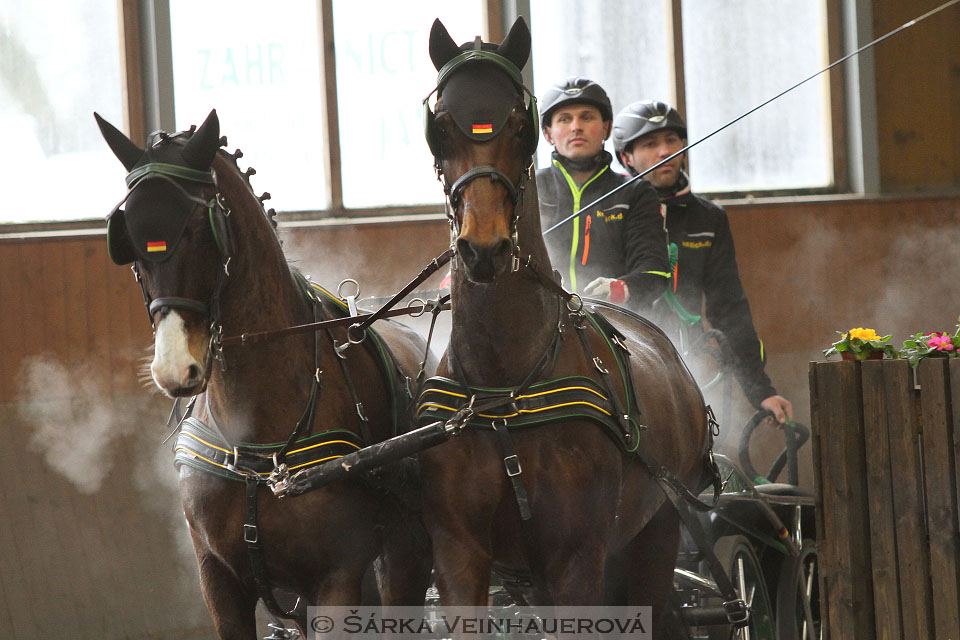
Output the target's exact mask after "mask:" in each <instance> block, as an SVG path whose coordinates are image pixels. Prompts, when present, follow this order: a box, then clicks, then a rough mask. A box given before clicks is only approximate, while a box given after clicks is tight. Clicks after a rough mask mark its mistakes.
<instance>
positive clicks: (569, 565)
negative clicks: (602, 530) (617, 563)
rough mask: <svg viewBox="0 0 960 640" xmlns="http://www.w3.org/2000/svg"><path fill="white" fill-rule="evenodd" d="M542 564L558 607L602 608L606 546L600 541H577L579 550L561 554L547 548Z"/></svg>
mask: <svg viewBox="0 0 960 640" xmlns="http://www.w3.org/2000/svg"><path fill="white" fill-rule="evenodd" d="M541 549H545V550H546V551H544V554H545V555H547V556H548V557H545V558H542V559H541V561H540V564H541V566H542V567H543V575H544V579H545V582H546V587H547V589H548V590H549V591H550V597H551V599H552V601H553V604H554V605H556V606H558V607H559V606H588V605H598V604H600V603H601V602H602V599H603V581H604V558H605V556H606V545H605V544H604V543H603V542H602V541H601V540H599V539H595V540H584V539H583V538H578V539H577V545H576V549H570V550H569V552H568V553H557V552H555V551H554V550H553V549H551V547H550V546H549V545H544V546H543V547H541Z"/></svg>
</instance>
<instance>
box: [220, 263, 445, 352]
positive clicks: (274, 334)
mask: <svg viewBox="0 0 960 640" xmlns="http://www.w3.org/2000/svg"><path fill="white" fill-rule="evenodd" d="M455 253H456V252H455V251H454V250H453V249H447V250H446V251H444V252H443V253H441V254H440V255H439V256H437V257H436V258H434V259H433V260H431V261H430V263H429V264H428V265H427V266H426V267H424V268H423V270H421V271H420V273H419V274H418V275H417V277H416V278H414V279H413V280H411V281H410V282H409V283H408V284H407V285H406V286H405V287H403V289H401V290H400V291H399V292H397V293H396V294H395V295H394V296H393V297H392V298H391V299H390V300H389V301H387V302H386V303H385V304H384V305H383V306H382V307H380V308H379V309H377V310H376V311H375V312H373V313H361V314H357V315H351V316H345V317H343V318H333V319H331V320H322V321H318V322H311V323H308V324H301V325H295V326H292V327H283V328H280V329H267V330H265V331H257V332H254V333H241V334H240V335H235V336H228V337H226V338H223V339H222V340H221V341H220V344H221V345H222V346H233V345H248V344H254V343H256V342H261V341H263V340H267V339H269V338H278V337H282V336H289V335H296V334H299V333H308V332H310V331H316V330H318V329H326V328H333V327H339V326H342V325H350V327H349V329H347V338H348V340H349V342H348V344H360V343H361V342H363V340H364V337H365V336H366V330H367V329H369V328H370V326H371V325H372V324H373V323H374V322H376V321H377V320H380V319H382V318H392V317H395V316H401V315H410V316H413V317H418V316H421V315H423V314H424V313H427V312H435V311H437V310H439V311H446V310H448V309H449V308H450V305H449V304H448V303H447V300H446V298H440V299H438V300H423V299H420V298H415V299H414V301H413V302H414V304H410V305H408V306H406V307H401V308H399V309H395V308H394V307H395V306H396V305H397V303H398V302H400V300H402V299H403V298H404V297H406V296H407V295H408V294H409V293H410V292H411V291H413V290H414V289H415V288H416V287H417V286H418V285H420V284H421V283H422V282H423V281H424V280H426V279H427V278H429V277H430V276H431V275H433V274H434V273H436V272H437V271H438V270H439V269H440V268H441V267H443V265H445V264H447V263H448V262H450V260H451V258H453V256H454V255H455ZM358 321H360V322H358Z"/></svg>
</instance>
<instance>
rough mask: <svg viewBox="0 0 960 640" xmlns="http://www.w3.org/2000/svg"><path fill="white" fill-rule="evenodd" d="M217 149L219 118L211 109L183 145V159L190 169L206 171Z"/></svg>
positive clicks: (215, 111)
mask: <svg viewBox="0 0 960 640" xmlns="http://www.w3.org/2000/svg"><path fill="white" fill-rule="evenodd" d="M219 148H220V118H218V117H217V110H216V109H213V110H211V111H210V115H208V116H207V119H206V120H204V121H203V124H202V125H200V128H199V129H197V130H196V131H195V132H194V133H193V136H191V138H190V140H188V141H187V144H186V145H184V147H183V159H184V160H185V161H186V163H187V165H189V166H190V167H191V168H193V169H197V170H199V171H206V170H207V169H209V168H210V165H211V164H212V163H213V157H214V156H215V155H217V149H219Z"/></svg>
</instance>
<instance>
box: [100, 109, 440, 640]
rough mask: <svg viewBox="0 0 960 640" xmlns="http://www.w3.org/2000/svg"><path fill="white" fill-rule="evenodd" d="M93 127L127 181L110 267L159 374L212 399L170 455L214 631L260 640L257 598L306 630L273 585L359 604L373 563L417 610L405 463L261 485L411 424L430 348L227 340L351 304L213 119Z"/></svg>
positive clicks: (169, 386) (335, 334) (410, 482)
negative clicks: (144, 324)
mask: <svg viewBox="0 0 960 640" xmlns="http://www.w3.org/2000/svg"><path fill="white" fill-rule="evenodd" d="M97 121H98V124H99V126H100V129H101V132H102V133H103V136H104V138H105V139H106V141H107V143H108V145H109V146H110V148H111V149H112V150H113V152H114V154H115V155H116V156H117V158H118V159H119V160H120V161H121V162H122V163H123V165H124V167H125V168H126V169H127V171H128V172H129V174H128V177H127V184H128V187H129V188H130V191H129V192H128V194H127V197H126V198H124V200H125V209H121V208H120V207H119V206H118V207H117V209H115V210H114V211H113V212H112V213H111V215H110V216H109V217H108V244H109V250H110V255H111V258H112V259H113V261H114V262H116V263H117V264H128V263H133V265H134V267H133V268H134V272H135V273H136V275H137V280H138V281H139V282H140V284H141V287H142V289H143V295H144V299H145V303H146V304H147V305H148V310H149V315H150V321H151V323H152V324H153V325H154V328H155V355H154V359H153V362H152V364H151V367H150V368H151V372H152V375H153V379H154V381H155V383H156V385H157V386H158V387H159V388H160V389H161V390H162V391H163V392H164V393H166V394H167V395H169V396H171V397H175V398H185V397H193V398H197V397H199V398H200V399H201V401H197V402H196V404H195V405H192V406H193V407H194V408H193V413H192V415H190V416H189V417H187V418H186V419H185V420H183V422H182V423H181V424H182V429H181V432H180V436H179V438H178V440H177V445H176V447H175V453H176V463H177V466H178V467H179V474H180V480H179V488H180V496H181V500H182V503H183V510H184V514H185V516H186V520H187V523H188V525H189V528H190V533H191V535H192V538H193V544H194V548H195V551H196V555H197V562H198V565H199V569H200V583H201V587H202V591H203V597H204V599H205V601H206V604H207V607H208V608H209V610H210V613H211V616H212V618H213V622H214V625H215V627H216V630H217V633H218V634H219V636H220V638H231V639H232V638H237V639H240V638H242V639H251V638H254V637H255V635H256V621H255V607H256V604H257V601H258V599H262V600H264V602H265V604H266V605H267V606H268V609H270V610H271V611H272V612H273V613H274V615H277V616H280V615H286V617H292V618H294V619H295V621H296V622H297V624H298V625H299V626H300V630H301V632H302V633H303V634H304V637H305V630H306V627H305V626H304V624H305V622H306V618H305V614H306V612H305V608H300V609H298V610H297V611H296V612H286V611H283V610H282V609H280V607H279V605H278V604H277V602H276V600H275V599H274V589H281V590H283V591H286V592H288V593H293V594H296V595H297V596H299V598H300V599H301V601H302V602H303V603H307V604H309V605H357V604H360V603H361V583H362V578H363V576H364V575H365V572H367V570H368V568H369V567H370V566H371V563H372V562H373V561H374V559H375V558H379V559H378V561H377V563H376V567H377V571H378V574H377V577H378V578H379V586H380V600H381V602H382V604H384V605H400V604H402V605H417V604H419V605H421V606H422V604H423V601H424V595H425V592H426V589H427V587H428V585H429V580H430V553H429V540H428V538H427V537H426V534H425V531H424V530H423V528H422V524H420V520H419V514H418V513H417V512H416V509H417V508H418V507H417V502H418V500H419V495H418V489H417V485H416V482H417V480H416V475H415V473H411V472H410V469H409V468H408V465H402V466H401V468H400V469H384V470H383V473H382V474H381V475H380V476H379V478H378V477H373V476H369V477H366V478H363V479H357V480H351V481H346V482H343V483H339V484H337V485H334V486H329V487H324V488H321V489H318V490H316V491H313V492H310V493H307V494H305V495H303V496H300V497H297V498H293V499H286V500H282V501H281V500H280V499H278V498H275V497H274V496H273V494H272V493H271V492H270V491H269V490H268V489H267V487H266V485H265V482H266V479H267V477H268V475H269V473H270V472H271V471H272V470H273V469H275V468H276V467H277V466H278V465H279V464H280V463H285V464H288V465H289V467H290V468H291V469H293V468H297V467H306V466H309V465H310V464H313V463H317V462H321V461H322V460H325V459H329V458H333V457H337V456H340V455H343V454H345V453H348V452H351V451H354V450H357V449H359V448H361V447H362V446H365V445H368V444H372V443H375V442H379V441H382V440H384V439H386V438H389V437H391V436H393V435H395V431H404V430H406V429H407V428H408V427H409V426H410V411H409V407H410V403H411V402H412V394H411V393H410V392H408V391H407V386H406V382H407V378H408V377H409V376H415V375H416V371H417V367H418V362H419V359H420V358H421V357H422V356H423V353H424V346H425V345H424V342H423V340H422V339H420V338H419V336H417V335H416V334H414V333H413V332H412V331H410V330H407V329H405V328H403V327H402V325H397V324H393V323H385V324H382V325H378V327H379V328H378V331H377V332H376V333H373V332H370V333H369V334H368V335H367V337H366V339H365V340H364V341H363V343H362V345H357V344H352V345H349V348H346V349H344V348H343V347H344V345H346V344H348V339H347V336H346V332H345V331H344V329H342V328H337V329H331V330H328V331H317V332H314V333H306V334H299V335H295V336H288V337H283V338H280V339H275V340H273V341H265V342H260V343H257V344H252V345H246V346H223V345H221V337H222V335H223V334H224V333H225V332H226V333H227V334H240V333H241V332H251V331H258V330H261V331H262V330H267V329H275V328H278V327H287V326H292V325H300V324H305V323H310V322H314V321H316V320H323V319H328V318H331V317H336V316H338V315H346V312H345V308H346V305H344V304H343V303H342V302H341V301H340V300H338V299H337V298H336V297H335V296H333V295H330V294H328V293H327V292H326V291H325V290H324V289H323V288H322V287H319V286H318V285H314V284H313V283H310V282H308V281H307V280H306V278H304V277H303V276H302V275H301V274H300V273H299V272H298V271H296V270H295V269H291V267H290V266H289V265H288V263H287V260H286V258H285V257H284V253H283V251H282V248H281V245H280V241H279V238H278V236H277V234H276V231H275V223H274V221H273V219H272V217H271V216H268V215H266V214H265V212H264V210H263V206H262V200H261V199H260V198H258V197H257V196H255V195H254V193H253V191H252V190H251V188H250V185H249V180H248V179H247V178H248V175H249V173H250V171H249V170H248V172H247V173H241V171H240V169H239V168H238V166H237V163H236V158H237V157H239V156H240V155H241V154H240V152H239V151H237V152H236V153H235V154H228V153H227V152H226V151H224V150H221V149H220V146H221V138H220V132H219V131H220V124H219V120H218V118H217V114H216V111H215V110H214V111H212V112H211V113H210V115H209V116H208V117H207V118H206V120H205V121H204V123H203V124H202V125H201V126H200V127H199V128H197V129H194V128H191V129H190V131H186V132H180V133H178V134H174V135H168V134H165V133H160V134H159V135H158V136H157V137H156V141H155V142H154V143H153V144H151V145H148V147H147V148H146V149H142V148H140V147H138V146H137V145H136V144H135V143H134V142H133V141H131V140H130V139H129V138H127V136H125V135H124V134H123V133H121V132H120V131H119V130H117V129H116V128H115V127H114V126H113V125H111V124H110V123H108V122H106V121H105V120H103V119H102V118H100V117H99V116H97ZM222 144H224V145H225V144H226V142H225V141H224V142H223V143H222ZM122 204H124V203H123V202H121V205H122ZM368 347H369V348H368ZM414 471H415V470H414ZM368 575H369V574H368ZM365 602H369V601H365Z"/></svg>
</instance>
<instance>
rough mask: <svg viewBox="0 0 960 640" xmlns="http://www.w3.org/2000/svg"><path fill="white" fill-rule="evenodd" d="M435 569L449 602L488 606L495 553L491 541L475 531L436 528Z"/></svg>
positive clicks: (444, 600) (439, 587)
mask: <svg viewBox="0 0 960 640" xmlns="http://www.w3.org/2000/svg"><path fill="white" fill-rule="evenodd" d="M432 533H433V559H434V572H435V574H436V580H437V590H438V591H439V592H440V601H441V602H442V603H443V604H444V605H446V606H486V604H487V598H488V596H489V587H490V570H491V568H492V566H493V556H492V553H491V550H490V544H489V542H487V543H486V544H485V543H484V541H483V540H481V539H479V538H478V537H477V536H476V534H475V533H474V532H472V531H463V530H461V531H457V532H453V531H450V530H449V529H448V528H446V527H445V528H443V530H442V531H439V532H438V531H437V530H434V531H433V532H432Z"/></svg>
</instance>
